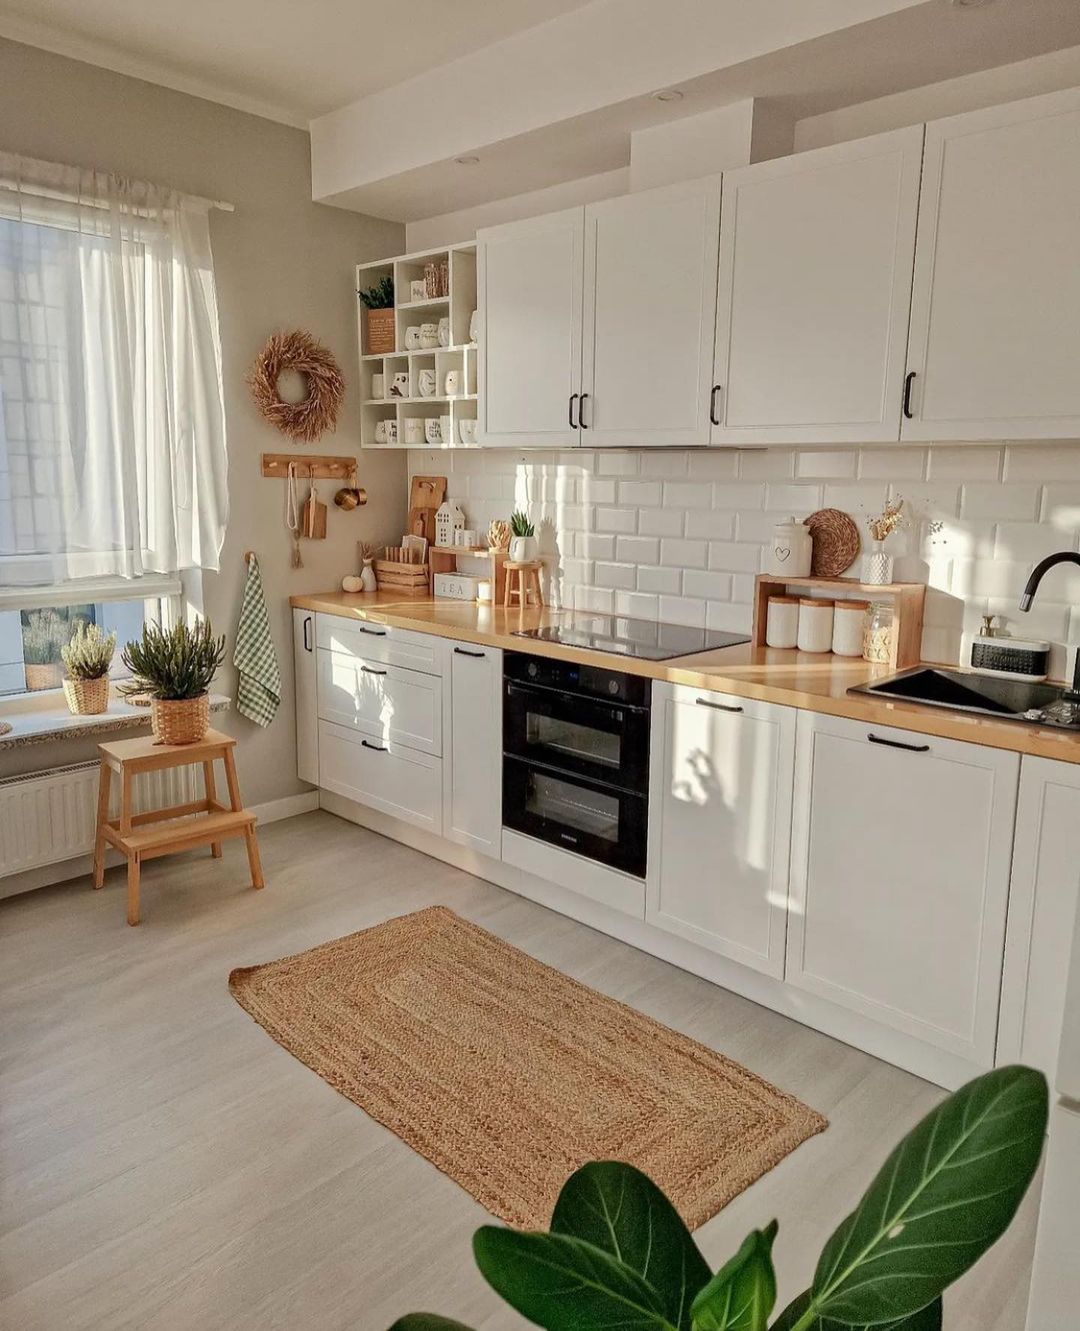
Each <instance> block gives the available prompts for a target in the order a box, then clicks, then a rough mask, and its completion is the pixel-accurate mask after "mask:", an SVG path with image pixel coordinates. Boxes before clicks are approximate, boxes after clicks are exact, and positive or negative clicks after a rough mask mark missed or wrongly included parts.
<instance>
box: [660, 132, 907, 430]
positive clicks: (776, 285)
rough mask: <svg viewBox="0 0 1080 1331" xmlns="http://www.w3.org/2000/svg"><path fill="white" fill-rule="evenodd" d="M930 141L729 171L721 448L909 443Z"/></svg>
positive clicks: (717, 422) (881, 138)
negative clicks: (919, 224) (905, 418)
mask: <svg viewBox="0 0 1080 1331" xmlns="http://www.w3.org/2000/svg"><path fill="white" fill-rule="evenodd" d="M922 141H923V127H922V126H921V125H918V126H913V127H911V128H909V129H902V130H896V131H894V132H892V133H889V134H879V135H876V136H874V137H873V138H868V139H860V140H858V141H856V142H854V143H843V144H839V145H837V146H835V147H829V148H820V149H816V150H814V151H811V152H804V153H797V154H796V155H794V156H792V157H784V158H778V159H777V160H775V161H770V162H761V163H758V164H756V165H753V166H748V167H742V168H740V169H739V170H736V171H728V172H726V173H725V175H724V200H723V211H722V222H721V227H720V287H719V297H718V313H717V321H716V369H715V382H716V385H717V391H716V399H715V404H714V416H713V422H714V424H713V430H712V442H713V443H714V444H797V443H835V442H843V441H855V442H870V441H874V440H894V439H897V438H898V437H899V434H900V410H901V402H902V398H903V391H904V355H905V348H906V343H907V333H908V314H909V306H910V298H911V275H912V263H913V258H914V253H915V219H916V215H917V211H918V200H919V170H920V163H921V158H922ZM659 280H660V281H661V282H662V281H663V277H662V276H660V277H659Z"/></svg>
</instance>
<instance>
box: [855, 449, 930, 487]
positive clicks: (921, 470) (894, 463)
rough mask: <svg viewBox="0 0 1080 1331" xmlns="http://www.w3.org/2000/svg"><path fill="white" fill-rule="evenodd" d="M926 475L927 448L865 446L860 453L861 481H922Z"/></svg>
mask: <svg viewBox="0 0 1080 1331" xmlns="http://www.w3.org/2000/svg"><path fill="white" fill-rule="evenodd" d="M925 477H926V449H925V448H898V447H895V446H893V445H890V446H889V447H887V448H864V449H862V451H861V452H860V453H859V480H860V481H921V480H924V479H925Z"/></svg>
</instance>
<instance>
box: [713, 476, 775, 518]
mask: <svg viewBox="0 0 1080 1331" xmlns="http://www.w3.org/2000/svg"><path fill="white" fill-rule="evenodd" d="M713 505H714V506H715V507H716V508H733V509H735V511H736V512H738V513H741V512H743V510H745V509H753V508H764V507H765V486H764V485H762V484H760V483H752V482H749V481H748V482H746V483H741V482H739V481H733V482H732V483H731V484H730V485H725V484H724V483H722V482H718V483H717V484H716V485H714V486H713Z"/></svg>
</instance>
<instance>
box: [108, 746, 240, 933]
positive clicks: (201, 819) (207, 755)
mask: <svg viewBox="0 0 1080 1331" xmlns="http://www.w3.org/2000/svg"><path fill="white" fill-rule="evenodd" d="M235 747H236V740H235V739H233V738H231V736H229V735H223V734H221V732H220V731H217V730H208V731H207V732H206V735H205V737H204V738H203V739H202V740H200V741H199V742H198V743H197V744H156V743H155V742H154V740H153V739H152V737H151V736H149V735H146V736H142V737H140V738H139V739H122V740H115V741H113V742H112V743H110V744H100V745H99V746H98V748H99V750H100V752H101V778H100V783H99V785H98V807H97V837H96V839H95V842H94V887H95V889H96V888H99V887H101V886H102V884H103V883H104V881H105V846H106V843H108V844H109V845H110V846H114V847H115V848H116V849H117V850H118V851H119V852H120V853H121V855H123V856H125V857H126V859H127V866H128V879H127V884H128V901H127V922H128V924H138V923H139V878H140V874H141V871H142V862H143V860H149V859H154V858H156V857H157V856H158V855H170V854H172V853H173V852H174V851H181V850H193V849H194V848H195V847H196V846H209V847H210V851H211V854H212V855H213V856H214V858H215V859H220V858H221V843H222V842H223V841H225V840H227V839H228V838H229V837H236V836H242V837H243V838H244V840H245V841H246V842H247V853H248V865H249V867H250V869H251V886H252V887H262V886H263V876H262V865H261V863H260V861H259V846H258V842H257V841H256V840H255V815H254V814H253V813H251V812H249V811H248V810H247V809H245V808H244V806H243V804H242V803H241V800H240V784H239V782H238V781H237V779H236V763H235V761H234V759H233V749H234V748H235ZM218 758H220V759H221V761H222V762H223V763H224V766H225V780H226V783H227V785H228V788H229V807H228V808H226V806H225V805H224V804H220V803H219V802H218V798H217V787H216V785H215V782H214V763H215V761H216V760H217V759H218ZM193 763H198V764H200V765H201V767H202V769H203V783H204V787H205V798H203V799H201V800H193V801H192V802H191V803H190V804H177V805H173V806H172V807H171V808H168V809H153V810H151V811H149V812H148V813H136V814H133V813H132V811H131V795H132V784H133V782H134V779H135V777H136V776H138V775H139V774H140V773H142V772H160V771H163V770H165V769H166V768H172V767H183V766H185V765H187V764H193ZM113 772H116V773H117V775H118V776H119V778H120V817H119V818H113V819H110V818H109V796H110V788H111V783H112V774H113Z"/></svg>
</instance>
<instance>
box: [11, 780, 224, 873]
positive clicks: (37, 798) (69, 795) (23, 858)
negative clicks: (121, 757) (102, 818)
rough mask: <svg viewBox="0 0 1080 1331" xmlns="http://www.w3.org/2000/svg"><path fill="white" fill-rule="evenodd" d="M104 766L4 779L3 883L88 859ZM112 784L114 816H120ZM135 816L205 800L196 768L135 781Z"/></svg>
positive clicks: (92, 841)
mask: <svg viewBox="0 0 1080 1331" xmlns="http://www.w3.org/2000/svg"><path fill="white" fill-rule="evenodd" d="M98 771H99V765H98V763H97V762H96V761H91V762H85V763H73V764H72V765H71V766H70V767H52V768H50V769H49V770H48V771H47V772H31V773H28V774H27V775H26V776H9V777H6V778H4V779H3V780H0V878H4V877H6V876H7V875H9V874H13V873H22V872H23V871H24V870H26V869H37V868H39V867H40V866H41V865H43V864H57V863H59V862H60V861H62V860H70V859H74V858H75V856H77V855H85V854H86V853H87V852H88V851H91V850H93V848H94V829H95V826H96V824H97V790H98ZM119 785H120V782H119V781H118V780H117V778H116V777H115V776H114V777H113V783H112V786H113V788H112V803H113V808H112V811H111V812H112V816H113V817H116V815H117V814H118V813H119V807H118V805H119V795H120V792H119ZM134 796H135V801H134V804H135V807H134V812H136V813H141V812H143V811H144V810H147V809H161V808H164V807H165V806H166V805H169V804H186V803H188V802H189V801H190V800H194V799H201V798H202V786H201V782H199V780H198V778H197V776H196V769H195V768H194V767H174V768H171V769H169V770H167V771H164V772H146V773H144V774H143V775H141V776H137V777H136V778H135V786H134Z"/></svg>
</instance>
